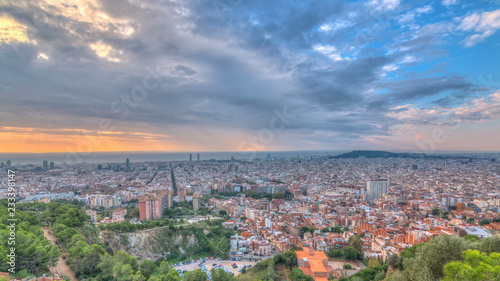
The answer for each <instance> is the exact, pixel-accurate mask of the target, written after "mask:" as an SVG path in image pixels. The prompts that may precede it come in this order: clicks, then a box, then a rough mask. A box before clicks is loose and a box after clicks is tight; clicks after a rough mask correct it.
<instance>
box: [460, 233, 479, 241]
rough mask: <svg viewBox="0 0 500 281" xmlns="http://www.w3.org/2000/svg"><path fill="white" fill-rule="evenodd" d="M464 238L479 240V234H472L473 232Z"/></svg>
mask: <svg viewBox="0 0 500 281" xmlns="http://www.w3.org/2000/svg"><path fill="white" fill-rule="evenodd" d="M463 238H464V239H465V240H469V241H471V242H477V241H479V236H477V235H471V234H469V235H465V236H464V237H463Z"/></svg>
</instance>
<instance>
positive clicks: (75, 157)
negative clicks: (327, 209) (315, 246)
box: [0, 150, 500, 165]
mask: <svg viewBox="0 0 500 281" xmlns="http://www.w3.org/2000/svg"><path fill="white" fill-rule="evenodd" d="M350 151H351V150H308V151H258V152H255V151H224V152H192V151H191V152H164V151H161V152H144V151H141V152H134V151H120V152H91V153H82V154H77V153H74V152H73V153H65V152H58V153H0V163H7V161H8V160H10V161H11V165H18V164H19V165H27V164H35V165H41V164H42V163H43V161H47V162H48V163H50V162H54V163H55V164H81V163H96V164H107V163H125V161H126V159H127V158H128V159H129V160H130V162H131V163H134V162H135V163H138V162H168V161H189V160H190V156H191V160H192V161H197V160H198V155H199V160H200V161H206V160H232V159H234V160H253V159H290V158H302V159H305V158H309V159H310V158H311V157H312V158H314V157H325V156H335V155H339V154H342V153H346V152H350ZM392 152H410V153H421V152H420V151H394V150H392ZM437 154H440V155H460V156H466V157H478V158H497V159H499V160H500V152H491V151H488V152H486V151H485V152H478V151H439V152H436V153H435V155H437Z"/></svg>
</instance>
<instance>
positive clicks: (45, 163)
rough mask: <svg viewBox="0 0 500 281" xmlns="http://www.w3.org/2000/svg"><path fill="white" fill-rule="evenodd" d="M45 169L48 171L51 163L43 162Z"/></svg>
mask: <svg viewBox="0 0 500 281" xmlns="http://www.w3.org/2000/svg"><path fill="white" fill-rule="evenodd" d="M43 169H44V170H48V169H49V162H47V160H43Z"/></svg>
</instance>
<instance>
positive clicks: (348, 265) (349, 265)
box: [342, 263, 352, 269]
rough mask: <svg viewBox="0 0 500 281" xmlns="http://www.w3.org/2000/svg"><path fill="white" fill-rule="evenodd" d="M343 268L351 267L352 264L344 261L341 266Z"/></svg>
mask: <svg viewBox="0 0 500 281" xmlns="http://www.w3.org/2000/svg"><path fill="white" fill-rule="evenodd" d="M342 267H343V268H344V269H352V265H351V264H349V263H344V265H343V266H342Z"/></svg>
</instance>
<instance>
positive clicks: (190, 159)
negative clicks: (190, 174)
mask: <svg viewBox="0 0 500 281" xmlns="http://www.w3.org/2000/svg"><path fill="white" fill-rule="evenodd" d="M189 161H193V154H191V153H189Z"/></svg>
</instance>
